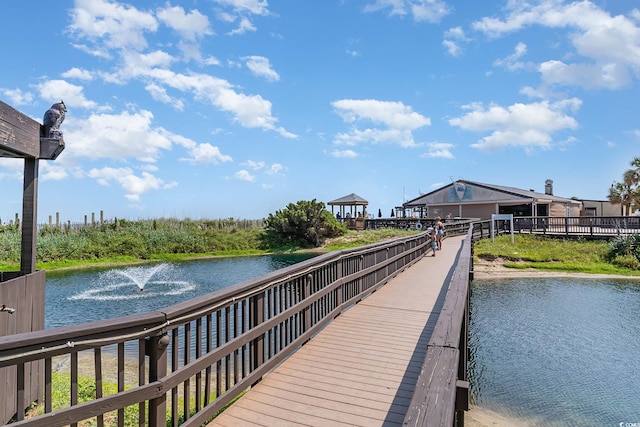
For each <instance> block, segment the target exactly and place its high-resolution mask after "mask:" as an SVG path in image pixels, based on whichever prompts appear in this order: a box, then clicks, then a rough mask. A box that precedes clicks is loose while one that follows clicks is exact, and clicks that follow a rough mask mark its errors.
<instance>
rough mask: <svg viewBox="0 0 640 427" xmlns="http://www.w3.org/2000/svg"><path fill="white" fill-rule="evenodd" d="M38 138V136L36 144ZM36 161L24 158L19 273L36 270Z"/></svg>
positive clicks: (28, 272)
mask: <svg viewBox="0 0 640 427" xmlns="http://www.w3.org/2000/svg"><path fill="white" fill-rule="evenodd" d="M39 142H40V138H38V145H39ZM38 163H39V160H38V159H36V158H25V159H24V191H23V193H22V254H21V260H20V274H30V273H33V272H35V271H36V236H37V235H38V224H37V218H38V215H37V212H38Z"/></svg>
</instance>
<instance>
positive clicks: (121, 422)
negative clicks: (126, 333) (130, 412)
mask: <svg viewBox="0 0 640 427" xmlns="http://www.w3.org/2000/svg"><path fill="white" fill-rule="evenodd" d="M76 357H77V355H76ZM72 360H73V359H72ZM76 360H77V359H76ZM72 365H73V363H72ZM123 391H124V343H123V342H119V343H118V393H121V392H123ZM118 427H124V408H120V409H118Z"/></svg>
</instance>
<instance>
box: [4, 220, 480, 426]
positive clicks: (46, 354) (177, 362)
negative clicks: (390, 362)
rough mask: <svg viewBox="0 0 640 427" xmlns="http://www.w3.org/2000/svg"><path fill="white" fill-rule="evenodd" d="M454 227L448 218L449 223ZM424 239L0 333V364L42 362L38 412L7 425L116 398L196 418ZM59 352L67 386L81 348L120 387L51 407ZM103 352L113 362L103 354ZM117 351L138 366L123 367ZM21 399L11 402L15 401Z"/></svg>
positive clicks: (175, 418)
mask: <svg viewBox="0 0 640 427" xmlns="http://www.w3.org/2000/svg"><path fill="white" fill-rule="evenodd" d="M468 227H469V226H468V224H467V225H460V226H459V228H460V229H461V230H462V229H465V230H466V228H468ZM456 230H458V228H456V227H455V226H453V225H452V226H451V227H450V228H449V229H448V232H451V233H454V232H456ZM430 243H431V242H430V239H429V236H428V235H427V233H426V232H425V233H420V234H416V235H414V236H411V237H406V238H401V239H394V240H391V241H387V242H383V243H378V244H372V245H368V246H364V247H360V248H354V249H349V250H343V251H335V252H331V253H329V254H325V255H321V256H318V257H316V258H312V259H309V260H307V261H303V262H301V263H298V264H295V265H292V266H289V267H286V268H284V269H281V270H278V271H275V272H272V273H269V274H267V275H264V276H261V277H259V278H256V279H252V280H249V281H246V282H243V283H240V284H237V285H234V286H231V287H228V288H225V289H222V290H220V291H216V292H213V293H210V294H208V295H204V296H201V297H198V298H195V299H193V300H190V301H187V302H183V303H180V304H176V305H174V306H171V307H167V308H166V309H163V310H158V311H154V312H149V313H143V314H138V315H133V316H127V317H122V318H117V319H109V320H103V321H98V322H91V323H87V324H82V325H74V326H67V327H61V328H53V329H47V330H44V331H38V332H31V333H24V334H17V335H9V336H6V337H2V338H0V369H13V368H12V367H14V366H15V367H17V368H18V370H20V369H24V366H26V365H25V364H26V363H27V362H42V361H43V362H44V364H45V378H44V379H43V380H41V381H40V384H42V386H43V387H44V388H45V402H44V403H45V405H44V407H45V412H46V413H45V414H43V415H40V416H35V417H32V418H29V419H24V420H22V418H23V417H22V416H18V419H19V420H20V421H17V422H16V423H15V425H19V426H22V425H28V426H48V427H53V426H63V425H69V424H72V425H73V424H74V423H77V422H80V421H82V420H85V419H88V418H95V417H97V418H98V419H102V416H103V415H104V414H105V413H107V412H112V411H115V412H117V414H116V416H117V417H118V420H119V422H120V423H123V422H124V418H123V417H124V408H126V407H127V406H132V405H137V406H138V407H139V410H138V412H139V413H140V414H142V418H141V421H140V422H141V425H145V424H148V425H152V426H153V425H164V423H165V419H171V420H172V421H171V423H172V425H184V426H191V425H194V426H195V425H201V424H202V423H204V422H206V421H207V420H208V419H210V418H212V417H213V416H214V415H215V414H216V413H217V412H218V411H219V410H220V409H222V408H223V407H224V406H225V405H226V404H227V403H229V402H230V401H232V400H233V399H234V398H235V397H237V396H238V395H239V394H240V393H242V392H243V391H244V390H246V389H247V388H249V387H251V385H252V384H255V383H256V382H257V381H259V380H260V378H261V377H262V376H263V375H264V374H266V373H267V372H269V371H270V370H271V369H273V368H274V367H275V366H277V365H278V364H279V363H281V362H282V361H283V360H284V359H285V358H287V357H288V356H289V355H290V354H291V353H292V352H294V351H296V350H297V349H298V348H299V347H300V346H301V345H303V344H304V343H305V342H306V341H308V340H309V339H311V337H312V336H313V335H315V334H316V333H317V332H319V331H320V330H321V329H322V328H323V327H324V326H325V325H326V324H327V323H328V322H330V321H331V320H332V319H334V318H335V317H336V316H338V315H339V314H340V313H341V312H342V311H344V310H345V309H347V308H348V307H349V306H351V305H353V304H356V303H357V302H359V301H360V300H362V299H363V298H365V297H366V296H368V295H369V294H371V293H372V292H375V291H376V290H377V289H379V288H380V287H381V286H383V285H384V284H385V283H386V282H388V281H389V280H390V279H391V278H392V277H394V276H395V275H397V274H398V273H399V272H400V271H402V270H404V269H405V268H407V267H408V266H410V265H411V264H413V263H415V262H417V261H418V260H420V259H421V257H422V256H423V255H424V254H425V253H426V252H427V251H429V250H430ZM114 345H116V346H117V351H116V350H115V349H114ZM66 357H68V358H69V361H70V364H71V366H70V371H71V372H72V373H73V375H71V378H72V381H71V384H70V387H71V390H72V395H73V393H75V392H74V390H77V384H76V383H74V381H75V382H77V381H78V380H77V377H78V376H79V375H83V373H80V374H79V373H78V372H79V366H78V365H79V361H78V360H79V359H80V358H83V357H91V358H93V363H92V365H93V366H96V368H95V369H94V371H93V372H90V373H89V374H87V375H90V376H93V378H92V379H93V381H94V382H95V384H96V386H97V387H102V385H103V384H104V382H105V378H104V376H105V371H106V370H107V369H106V368H107V367H108V366H106V365H117V370H118V372H117V375H118V378H120V380H119V389H120V390H121V391H119V392H117V393H116V394H113V395H109V396H106V395H104V390H102V389H100V390H98V392H97V395H98V397H96V398H95V399H92V400H90V401H88V402H85V403H76V402H74V403H73V404H70V406H69V407H67V408H64V409H59V410H56V411H53V410H52V408H51V377H52V374H53V372H54V371H55V365H56V361H57V360H60V359H61V360H63V361H64V360H65V358H66ZM105 358H111V359H114V360H115V363H111V364H108V363H107V364H105V363H104V361H103V359H105ZM125 359H127V360H132V361H136V363H137V366H136V367H135V368H125V363H124V362H125ZM58 363H61V362H58ZM130 369H136V372H130ZM125 374H126V375H125ZM20 375H22V376H27V375H29V373H28V372H24V373H22V374H20ZM20 375H19V376H20ZM125 377H132V378H136V379H138V381H137V384H133V385H131V388H130V389H127V390H125V389H124V379H125ZM120 381H121V382H122V383H120ZM18 383H19V382H18ZM16 395H17V396H20V395H21V393H20V392H19V390H18V392H17V393H16ZM100 396H102V397H100ZM194 400H195V405H190V404H189V402H191V401H194ZM168 401H169V402H170V404H169V402H168ZM179 401H182V402H184V405H183V406H185V407H186V408H187V410H186V414H185V411H184V410H183V409H181V408H180V407H179V406H180V405H179V404H178V402H179ZM29 403H30V402H17V405H16V407H17V408H18V411H21V410H23V409H24V408H25V407H26V406H28V405H29ZM193 406H195V409H193ZM145 418H146V419H145Z"/></svg>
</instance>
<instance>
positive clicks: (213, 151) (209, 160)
mask: <svg viewBox="0 0 640 427" xmlns="http://www.w3.org/2000/svg"><path fill="white" fill-rule="evenodd" d="M189 154H190V155H191V158H190V159H186V160H188V161H190V162H192V163H205V164H218V163H223V162H231V161H233V159H232V158H231V156H228V155H226V154H222V152H220V149H219V148H218V147H216V146H214V145H211V144H209V143H208V142H205V143H203V144H198V145H196V146H195V147H193V148H191V149H190V150H189ZM182 160H184V159H182Z"/></svg>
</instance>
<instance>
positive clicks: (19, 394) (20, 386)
mask: <svg viewBox="0 0 640 427" xmlns="http://www.w3.org/2000/svg"><path fill="white" fill-rule="evenodd" d="M24 401H25V392H24V363H18V364H17V365H16V411H17V414H16V419H17V420H18V421H22V420H24V411H25V406H24Z"/></svg>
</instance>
